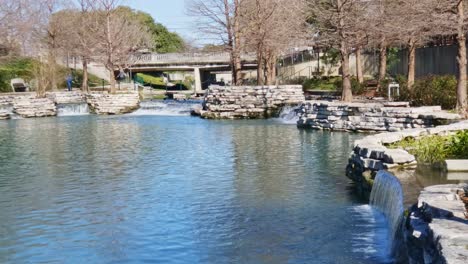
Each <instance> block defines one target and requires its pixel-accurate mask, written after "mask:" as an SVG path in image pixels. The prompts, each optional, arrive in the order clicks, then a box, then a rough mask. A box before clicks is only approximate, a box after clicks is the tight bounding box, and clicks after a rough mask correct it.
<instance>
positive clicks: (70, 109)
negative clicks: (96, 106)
mask: <svg viewBox="0 0 468 264" xmlns="http://www.w3.org/2000/svg"><path fill="white" fill-rule="evenodd" d="M89 114H90V111H89V106H88V104H87V103H77V104H58V105H57V116H80V115H89Z"/></svg>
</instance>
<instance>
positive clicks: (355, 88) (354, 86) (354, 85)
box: [335, 77, 365, 95]
mask: <svg viewBox="0 0 468 264" xmlns="http://www.w3.org/2000/svg"><path fill="white" fill-rule="evenodd" d="M335 85H336V87H337V91H343V81H342V79H341V78H340V79H337V80H336V82H335ZM351 91H352V92H353V95H361V94H363V93H364V91H365V86H364V85H363V84H360V83H359V82H358V80H357V78H356V77H351Z"/></svg>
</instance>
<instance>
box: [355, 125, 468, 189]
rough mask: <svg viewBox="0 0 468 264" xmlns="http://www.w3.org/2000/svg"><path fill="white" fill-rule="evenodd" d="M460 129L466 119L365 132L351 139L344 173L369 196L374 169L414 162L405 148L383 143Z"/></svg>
mask: <svg viewBox="0 0 468 264" xmlns="http://www.w3.org/2000/svg"><path fill="white" fill-rule="evenodd" d="M460 130H468V120H466V121H461V122H458V123H454V124H450V125H444V126H438V127H433V128H417V129H407V130H403V131H399V132H388V133H381V134H376V135H370V136H367V137H365V138H363V139H361V140H358V141H356V142H355V143H354V148H353V152H352V153H351V155H350V158H349V161H348V165H347V167H346V176H348V177H349V178H350V179H351V180H353V182H355V184H356V187H357V190H358V192H359V194H360V195H362V196H363V197H369V195H370V192H371V190H372V184H373V179H374V177H375V174H376V172H377V171H379V170H388V171H393V170H397V169H400V168H402V167H415V166H417V162H416V158H415V157H414V156H413V155H411V154H409V153H408V152H406V151H405V150H401V149H389V148H388V147H387V146H388V145H389V144H392V143H396V142H399V141H401V140H403V139H405V138H407V137H413V138H419V137H423V136H428V135H446V134H449V133H453V132H455V131H460Z"/></svg>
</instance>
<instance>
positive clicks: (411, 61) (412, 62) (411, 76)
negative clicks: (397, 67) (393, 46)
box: [407, 38, 416, 90]
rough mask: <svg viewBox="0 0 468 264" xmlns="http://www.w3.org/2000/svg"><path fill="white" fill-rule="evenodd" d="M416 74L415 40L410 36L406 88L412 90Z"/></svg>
mask: <svg viewBox="0 0 468 264" xmlns="http://www.w3.org/2000/svg"><path fill="white" fill-rule="evenodd" d="M415 75H416V41H415V39H414V38H410V40H409V42H408V83H407V85H408V89H410V90H412V88H413V85H414V80H415Z"/></svg>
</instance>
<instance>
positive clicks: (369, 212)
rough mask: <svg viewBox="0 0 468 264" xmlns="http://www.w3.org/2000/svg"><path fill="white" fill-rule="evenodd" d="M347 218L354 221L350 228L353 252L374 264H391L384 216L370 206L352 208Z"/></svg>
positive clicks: (386, 223) (386, 224)
mask: <svg viewBox="0 0 468 264" xmlns="http://www.w3.org/2000/svg"><path fill="white" fill-rule="evenodd" d="M348 214H349V216H350V217H351V218H352V219H354V221H356V223H359V224H356V225H354V226H353V228H352V231H351V232H352V237H353V239H352V240H351V243H352V245H353V251H354V252H358V253H361V254H363V255H364V256H365V257H366V258H368V259H374V260H375V262H376V263H391V262H393V261H392V259H391V243H390V242H389V232H388V222H387V219H386V218H385V215H384V214H383V213H382V212H380V211H379V210H377V209H375V208H373V207H372V206H370V205H359V206H353V207H351V208H349V209H348Z"/></svg>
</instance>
